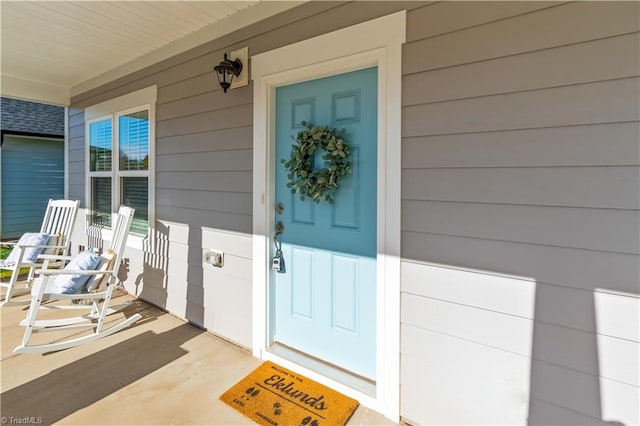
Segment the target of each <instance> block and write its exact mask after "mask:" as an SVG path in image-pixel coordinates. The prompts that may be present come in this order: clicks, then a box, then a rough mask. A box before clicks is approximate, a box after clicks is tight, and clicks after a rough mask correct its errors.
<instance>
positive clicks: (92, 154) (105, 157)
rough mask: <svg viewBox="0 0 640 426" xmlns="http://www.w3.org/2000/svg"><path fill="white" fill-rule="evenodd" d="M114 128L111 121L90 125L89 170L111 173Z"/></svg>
mask: <svg viewBox="0 0 640 426" xmlns="http://www.w3.org/2000/svg"><path fill="white" fill-rule="evenodd" d="M112 127H113V125H112V123H111V119H107V120H103V121H97V122H95V123H91V124H90V125H89V147H90V150H89V167H90V168H89V170H90V171H92V172H104V171H111V156H112V152H113V146H112V144H113V142H112V136H113V129H112Z"/></svg>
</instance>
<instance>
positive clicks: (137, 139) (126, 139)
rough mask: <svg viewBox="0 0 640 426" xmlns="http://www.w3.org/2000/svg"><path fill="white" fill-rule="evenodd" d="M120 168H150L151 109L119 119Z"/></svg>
mask: <svg viewBox="0 0 640 426" xmlns="http://www.w3.org/2000/svg"><path fill="white" fill-rule="evenodd" d="M118 129H119V130H118V144H119V150H120V170H149V111H147V110H144V111H139V112H134V113H132V114H127V115H123V116H120V118H119V119H118Z"/></svg>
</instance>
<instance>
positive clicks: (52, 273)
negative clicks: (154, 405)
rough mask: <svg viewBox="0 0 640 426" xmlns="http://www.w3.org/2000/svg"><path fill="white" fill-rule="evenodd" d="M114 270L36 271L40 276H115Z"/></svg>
mask: <svg viewBox="0 0 640 426" xmlns="http://www.w3.org/2000/svg"><path fill="white" fill-rule="evenodd" d="M113 272H114V271H113V269H109V270H106V271H93V270H91V271H85V270H82V269H36V274H38V275H102V274H113Z"/></svg>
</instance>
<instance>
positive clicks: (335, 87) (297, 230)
mask: <svg viewBox="0 0 640 426" xmlns="http://www.w3.org/2000/svg"><path fill="white" fill-rule="evenodd" d="M377 103H378V100H377V68H369V69H365V70H360V71H355V72H350V73H346V74H340V75H337V76H332V77H327V78H322V79H318V80H312V81H308V82H304V83H298V84H293V85H289V86H284V87H280V88H278V89H277V90H276V159H275V161H276V164H275V166H276V203H282V204H283V205H284V211H283V212H282V213H281V214H276V221H282V222H283V224H284V233H283V234H282V235H281V236H280V240H281V242H282V250H283V258H284V265H285V267H284V270H285V272H284V273H274V274H273V280H272V292H273V294H274V299H273V300H274V306H272V312H274V316H275V325H274V328H275V330H274V336H275V341H276V342H279V343H282V344H285V345H287V346H289V347H292V348H294V349H296V350H299V351H301V352H304V353H307V354H309V355H310V356H313V357H316V358H319V359H321V360H324V361H326V362H329V363H332V364H335V365H337V366H339V367H342V368H345V369H347V370H349V371H352V372H354V373H356V374H359V375H362V376H365V377H368V378H372V379H373V378H375V352H376V351H375V334H376V324H375V318H376V312H375V305H376V298H375V293H376V242H377V236H376V227H377V212H376V209H377V199H376V196H377V187H376V183H377ZM302 121H307V122H311V123H313V124H315V125H329V126H331V127H335V128H337V129H338V130H341V129H345V133H344V135H343V138H344V140H345V141H346V142H347V143H348V144H349V146H350V147H351V150H352V154H351V156H352V170H353V171H352V173H351V174H350V175H348V176H347V177H346V178H345V179H344V180H343V182H342V184H341V186H340V188H339V190H338V192H337V194H336V197H335V203H334V204H328V203H325V202H320V203H315V202H313V201H311V200H309V199H307V200H305V201H301V200H300V199H299V194H292V193H291V191H290V189H289V188H287V182H288V178H287V176H286V172H285V170H284V168H283V166H282V164H281V163H280V160H281V159H283V158H284V159H288V158H289V154H290V152H291V145H292V144H293V142H294V141H293V140H292V136H295V135H297V132H298V131H300V130H302V129H303V126H302V124H301V122H302ZM321 155H322V152H320V150H318V151H317V152H316V157H315V158H316V160H315V164H318V165H322V160H321V159H320V156H321Z"/></svg>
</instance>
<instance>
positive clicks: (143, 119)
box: [85, 86, 155, 236]
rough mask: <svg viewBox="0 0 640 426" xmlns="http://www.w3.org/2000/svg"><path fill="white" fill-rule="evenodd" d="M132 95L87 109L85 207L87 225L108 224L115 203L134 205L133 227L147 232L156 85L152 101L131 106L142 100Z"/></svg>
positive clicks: (151, 199) (140, 232) (150, 212)
mask: <svg viewBox="0 0 640 426" xmlns="http://www.w3.org/2000/svg"><path fill="white" fill-rule="evenodd" d="M153 89H155V86H154V87H153ZM144 90H145V89H143V91H144ZM143 91H140V92H143ZM145 93H146V92H145ZM145 93H143V95H144V94H145ZM147 94H148V93H147ZM132 95H135V93H134V94H130V95H125V96H123V97H121V98H116V99H114V100H111V101H107V102H104V103H102V104H99V105H95V106H93V107H90V108H87V109H86V110H85V118H86V119H87V121H86V135H87V136H86V148H87V208H88V210H89V215H88V217H89V224H90V225H98V226H100V227H106V228H109V227H110V226H111V217H112V215H113V214H114V213H115V212H117V210H118V208H119V206H121V205H126V206H129V207H133V208H134V209H135V215H134V218H133V223H132V225H131V233H132V234H133V235H139V236H145V235H147V234H148V231H149V224H150V221H152V220H153V204H154V196H153V195H154V194H153V182H152V180H153V179H152V177H153V169H154V164H153V161H154V160H153V158H154V156H153V153H154V144H155V140H154V131H153V129H154V126H155V123H154V117H155V111H154V109H155V90H154V91H153V95H154V99H153V101H154V103H151V104H140V105H138V106H133V107H129V106H130V105H132V104H134V103H135V102H136V100H138V101H139V100H140V99H137V98H136V96H132ZM144 97H145V96H142V98H144ZM120 108H122V109H120ZM104 113H107V114H104ZM100 114H102V115H100Z"/></svg>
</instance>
